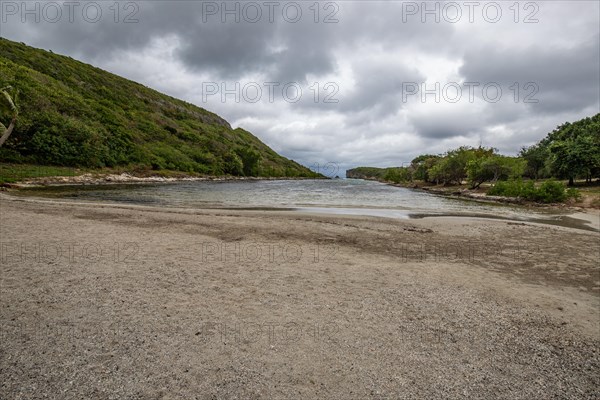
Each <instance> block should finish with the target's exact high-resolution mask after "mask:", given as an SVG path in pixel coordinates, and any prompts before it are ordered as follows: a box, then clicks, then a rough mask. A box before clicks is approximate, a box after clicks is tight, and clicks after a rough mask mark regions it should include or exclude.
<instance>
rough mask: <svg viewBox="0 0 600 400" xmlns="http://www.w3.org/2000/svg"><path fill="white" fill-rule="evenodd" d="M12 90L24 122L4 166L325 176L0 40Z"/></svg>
mask: <svg viewBox="0 0 600 400" xmlns="http://www.w3.org/2000/svg"><path fill="white" fill-rule="evenodd" d="M8 85H10V86H12V87H13V88H15V89H18V91H19V95H18V100H17V101H18V103H17V106H18V107H19V111H20V113H19V119H18V121H17V125H16V128H15V131H14V132H13V134H12V135H11V136H10V138H9V139H8V140H7V142H6V143H5V144H4V146H3V147H2V148H0V162H2V163H13V164H37V165H52V166H64V167H82V168H87V169H90V168H92V169H94V168H119V169H121V170H122V169H123V167H125V168H126V169H129V170H132V171H136V170H138V171H148V170H153V171H165V170H171V171H182V172H186V173H190V174H205V175H234V176H269V177H320V175H318V174H315V173H313V172H312V171H310V170H309V169H308V168H305V167H303V166H301V165H300V164H298V163H296V162H294V161H291V160H288V159H286V158H284V157H282V156H280V155H278V154H277V153H276V152H275V151H273V150H272V149H270V148H269V147H268V146H267V145H265V144H264V143H262V142H261V141H260V140H259V139H258V138H257V137H256V136H254V135H252V134H251V133H250V132H247V131H245V130H243V129H240V128H238V129H232V128H231V126H230V125H229V123H228V122H227V121H225V120H224V119H223V118H221V117H219V116H218V115H216V114H213V113H211V112H209V111H206V110H204V109H202V108H200V107H197V106H194V105H193V104H190V103H187V102H185V101H181V100H178V99H175V98H173V97H170V96H167V95H164V94H161V93H159V92H157V91H155V90H152V89H149V88H147V87H145V86H143V85H140V84H138V83H136V82H132V81H129V80H127V79H124V78H121V77H119V76H116V75H114V74H111V73H108V72H106V71H103V70H101V69H99V68H95V67H93V66H91V65H87V64H84V63H82V62H79V61H76V60H74V59H72V58H70V57H65V56H60V55H56V54H54V53H52V52H48V51H44V50H40V49H35V48H32V47H29V46H26V45H24V44H19V43H15V42H12V41H9V40H5V39H2V38H0V87H4V86H8ZM0 120H1V121H4V122H6V121H7V120H10V117H9V116H8V115H0Z"/></svg>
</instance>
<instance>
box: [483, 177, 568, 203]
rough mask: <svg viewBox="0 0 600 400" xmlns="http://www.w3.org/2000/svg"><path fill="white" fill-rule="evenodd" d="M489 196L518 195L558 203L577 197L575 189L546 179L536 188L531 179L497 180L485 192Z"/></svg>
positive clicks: (531, 199)
mask: <svg viewBox="0 0 600 400" xmlns="http://www.w3.org/2000/svg"><path fill="white" fill-rule="evenodd" d="M487 194H488V195H490V196H506V197H520V198H522V199H525V200H530V201H537V202H540V203H560V202H563V201H565V200H567V199H568V198H579V196H580V194H579V192H578V191H577V190H576V189H569V190H566V188H565V185H564V184H562V183H561V182H557V181H553V180H547V181H545V182H543V183H542V184H541V185H540V186H539V187H538V188H536V187H535V185H534V183H533V181H526V182H524V181H523V180H522V179H513V180H509V181H503V182H498V183H496V185H494V186H493V187H491V188H490V190H489V191H488V193H487Z"/></svg>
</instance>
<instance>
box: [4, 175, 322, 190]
mask: <svg viewBox="0 0 600 400" xmlns="http://www.w3.org/2000/svg"><path fill="white" fill-rule="evenodd" d="M303 179H318V178H303V177H253V176H250V177H246V176H242V177H239V176H187V175H182V176H158V175H152V176H135V175H132V174H130V173H127V172H123V173H121V174H91V173H86V174H82V175H77V176H47V177H40V178H29V179H25V180H23V181H20V182H16V183H4V184H3V185H2V187H4V188H8V189H24V188H34V187H40V186H63V185H110V184H140V183H173V182H196V181H258V180H303ZM0 189H1V188H0Z"/></svg>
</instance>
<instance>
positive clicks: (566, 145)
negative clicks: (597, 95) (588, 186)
mask: <svg viewBox="0 0 600 400" xmlns="http://www.w3.org/2000/svg"><path fill="white" fill-rule="evenodd" d="M540 146H544V147H546V148H547V149H548V152H549V157H548V164H549V165H550V167H551V170H552V174H553V175H554V176H556V177H558V178H567V179H568V180H569V186H573V184H574V181H575V179H576V178H578V177H583V178H585V180H586V181H587V182H591V180H592V178H594V177H600V114H596V115H595V116H593V117H591V118H584V119H582V120H579V121H577V122H574V123H569V122H567V123H565V124H563V125H560V126H558V127H557V128H556V129H555V130H554V131H552V132H550V133H549V134H548V136H547V137H546V138H544V139H543V140H542V141H541V142H540Z"/></svg>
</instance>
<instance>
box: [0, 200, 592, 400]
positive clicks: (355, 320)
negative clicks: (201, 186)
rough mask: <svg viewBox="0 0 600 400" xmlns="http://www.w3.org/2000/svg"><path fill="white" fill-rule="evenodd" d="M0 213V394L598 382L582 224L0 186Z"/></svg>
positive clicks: (539, 391) (545, 388)
mask: <svg viewBox="0 0 600 400" xmlns="http://www.w3.org/2000/svg"><path fill="white" fill-rule="evenodd" d="M594 212H595V214H589V213H588V214H585V216H584V217H585V218H588V219H590V220H591V221H594V223H595V221H600V216H598V213H597V211H594ZM0 226H1V229H0V233H1V239H0V244H1V254H0V257H1V264H0V265H1V267H0V324H1V325H0V329H1V330H0V335H1V336H0V339H1V340H0V381H1V384H0V398H6V399H20V398H23V399H24V398H28V399H29V398H57V399H58V398H60V399H81V398H98V399H117V398H119V399H121V398H128V399H191V398H198V399H212V398H215V399H216V398H240V399H255V398H278V399H307V398H320V399H326V398H327V399H364V398H377V399H392V398H393V399H412V398H469V399H472V398H511V399H512V398H523V399H542V398H544V399H552V398H571V399H591V398H597V397H598V396H599V395H600V389H599V388H600V348H599V344H600V267H599V265H598V260H599V259H600V234H599V233H597V232H591V231H584V230H579V229H572V228H567V227H560V226H550V225H542V224H534V223H524V222H511V221H501V220H489V219H478V218H453V217H435V218H423V219H411V220H399V219H390V218H377V217H364V216H344V215H319V214H308V213H297V212H288V211H269V210H265V211H257V210H254V211H248V210H246V211H243V210H186V209H158V208H151V207H141V206H118V205H100V204H95V205H91V204H81V203H74V202H71V203H69V202H59V201H50V200H44V201H41V200H34V199H22V198H15V197H11V196H8V195H5V194H0Z"/></svg>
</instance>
